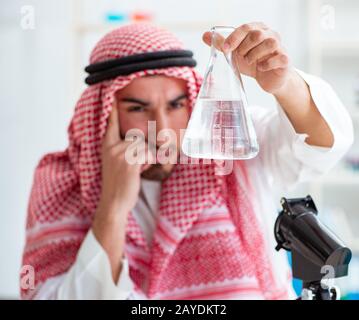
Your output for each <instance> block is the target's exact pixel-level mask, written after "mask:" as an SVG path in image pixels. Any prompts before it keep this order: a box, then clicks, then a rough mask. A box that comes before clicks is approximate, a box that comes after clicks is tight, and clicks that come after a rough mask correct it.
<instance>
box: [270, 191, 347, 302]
mask: <svg viewBox="0 0 359 320" xmlns="http://www.w3.org/2000/svg"><path fill="white" fill-rule="evenodd" d="M281 205H282V208H283V209H282V211H281V212H280V213H279V216H278V218H277V220H276V222H275V227H274V234H275V239H276V241H277V246H276V250H277V251H278V250H280V249H281V248H283V249H285V250H287V251H291V253H292V274H293V277H294V278H296V279H300V280H302V281H303V290H302V295H301V297H300V298H299V299H303V300H336V299H339V298H340V291H339V288H338V287H336V286H331V285H327V284H326V283H325V280H329V281H333V279H334V278H339V277H343V276H346V275H347V274H348V266H349V262H350V259H351V256H352V254H351V251H350V249H349V248H347V247H346V246H345V245H344V244H343V242H342V241H341V240H340V239H338V238H337V237H336V236H335V235H334V233H333V232H332V231H330V230H329V229H328V228H327V227H326V226H325V225H324V224H322V223H321V222H320V221H319V219H318V217H317V216H318V211H317V208H316V206H315V204H314V201H313V199H312V198H311V196H309V195H308V196H307V197H305V198H294V199H286V198H282V199H281Z"/></svg>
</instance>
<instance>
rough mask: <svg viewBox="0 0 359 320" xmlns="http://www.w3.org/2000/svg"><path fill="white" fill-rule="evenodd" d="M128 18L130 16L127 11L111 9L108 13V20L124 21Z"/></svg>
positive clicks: (112, 21)
mask: <svg viewBox="0 0 359 320" xmlns="http://www.w3.org/2000/svg"><path fill="white" fill-rule="evenodd" d="M126 20H128V16H127V15H126V14H125V13H121V12H116V11H109V12H107V13H106V21H107V22H111V23H114V22H115V23H116V22H123V21H126Z"/></svg>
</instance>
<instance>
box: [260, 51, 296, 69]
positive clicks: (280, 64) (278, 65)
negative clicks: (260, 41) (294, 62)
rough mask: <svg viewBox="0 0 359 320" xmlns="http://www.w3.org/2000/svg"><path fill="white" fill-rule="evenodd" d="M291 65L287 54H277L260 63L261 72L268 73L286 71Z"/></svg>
mask: <svg viewBox="0 0 359 320" xmlns="http://www.w3.org/2000/svg"><path fill="white" fill-rule="evenodd" d="M288 65H289V59H288V56H287V55H286V54H282V53H280V54H276V55H274V56H273V57H271V58H269V59H267V60H265V61H262V62H260V63H258V65H257V68H258V70H259V71H262V72H266V71H270V70H274V69H285V68H287V67H288Z"/></svg>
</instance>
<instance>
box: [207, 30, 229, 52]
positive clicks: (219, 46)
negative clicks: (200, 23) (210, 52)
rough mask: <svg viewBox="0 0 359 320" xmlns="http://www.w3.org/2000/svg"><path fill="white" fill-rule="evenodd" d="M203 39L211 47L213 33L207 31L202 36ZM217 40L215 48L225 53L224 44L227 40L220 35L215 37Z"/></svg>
mask: <svg viewBox="0 0 359 320" xmlns="http://www.w3.org/2000/svg"><path fill="white" fill-rule="evenodd" d="M202 39H203V41H204V42H205V43H206V44H207V45H209V46H211V45H212V39H213V35H212V32H211V31H206V32H205V33H204V34H203V35H202ZM215 39H216V42H215V43H214V46H215V48H216V49H217V50H219V51H224V48H223V44H224V41H225V38H224V37H223V36H222V35H221V34H219V33H218V34H217V36H216V37H215Z"/></svg>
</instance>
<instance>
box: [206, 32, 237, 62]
mask: <svg viewBox="0 0 359 320" xmlns="http://www.w3.org/2000/svg"><path fill="white" fill-rule="evenodd" d="M234 30H235V28H234V27H230V26H214V27H212V28H211V33H212V41H211V56H214V57H216V56H217V55H218V54H219V53H221V54H223V55H224V56H225V58H226V60H227V62H228V63H229V64H230V66H232V54H231V52H228V53H224V52H223V44H224V41H225V40H226V39H227V37H228V36H229V35H230V34H231V33H232V32H233V31H234Z"/></svg>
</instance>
